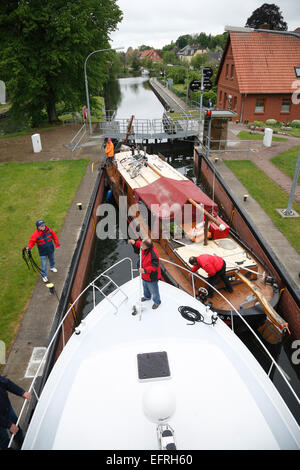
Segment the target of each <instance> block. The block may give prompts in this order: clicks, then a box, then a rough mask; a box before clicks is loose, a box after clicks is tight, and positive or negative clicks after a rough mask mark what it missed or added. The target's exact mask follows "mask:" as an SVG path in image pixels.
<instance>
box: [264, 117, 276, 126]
mask: <svg viewBox="0 0 300 470" xmlns="http://www.w3.org/2000/svg"><path fill="white" fill-rule="evenodd" d="M266 124H267V126H276V125H277V121H276V119H267V120H266Z"/></svg>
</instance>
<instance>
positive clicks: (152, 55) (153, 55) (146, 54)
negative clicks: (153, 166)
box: [139, 49, 162, 62]
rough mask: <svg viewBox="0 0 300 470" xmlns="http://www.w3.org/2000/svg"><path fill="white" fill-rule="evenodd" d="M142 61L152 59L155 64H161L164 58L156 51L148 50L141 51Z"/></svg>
mask: <svg viewBox="0 0 300 470" xmlns="http://www.w3.org/2000/svg"><path fill="white" fill-rule="evenodd" d="M139 58H140V59H145V58H146V59H150V60H152V61H153V62H161V61H162V58H161V57H160V55H159V53H158V52H157V51H156V50H155V49H148V50H146V51H141V52H140V53H139Z"/></svg>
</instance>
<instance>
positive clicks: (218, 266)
mask: <svg viewBox="0 0 300 470" xmlns="http://www.w3.org/2000/svg"><path fill="white" fill-rule="evenodd" d="M189 263H190V264H192V265H193V268H192V272H193V273H195V272H196V271H198V269H200V268H202V269H204V271H206V272H207V274H208V276H209V277H208V279H207V282H209V284H211V285H212V286H215V284H217V282H218V279H219V278H221V279H222V281H223V282H224V284H225V286H226V290H227V291H228V292H233V289H232V286H231V284H230V281H229V279H228V277H227V276H226V274H225V273H226V263H225V261H224V260H223V258H221V257H220V256H214V255H200V256H197V257H196V256H191V257H190V259H189ZM213 295H214V291H213V289H212V288H211V287H210V286H208V297H212V296H213Z"/></svg>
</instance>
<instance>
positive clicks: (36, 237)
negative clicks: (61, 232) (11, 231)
mask: <svg viewBox="0 0 300 470" xmlns="http://www.w3.org/2000/svg"><path fill="white" fill-rule="evenodd" d="M52 240H53V241H54V243H55V246H56V248H57V247H58V246H59V241H58V238H57V235H56V233H55V232H53V230H51V228H49V227H47V225H46V226H45V230H38V229H37V230H35V231H34V232H33V234H32V235H31V237H30V240H29V242H28V245H27V248H29V249H30V250H31V249H32V248H33V246H34V245H35V244H37V246H38V249H39V254H40V256H46V255H48V254H49V253H52V252H53V251H54V246H53V243H52Z"/></svg>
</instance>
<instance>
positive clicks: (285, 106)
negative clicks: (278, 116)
mask: <svg viewBox="0 0 300 470" xmlns="http://www.w3.org/2000/svg"><path fill="white" fill-rule="evenodd" d="M290 106H291V100H290V99H283V100H282V102H281V112H282V113H289V112H290Z"/></svg>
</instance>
